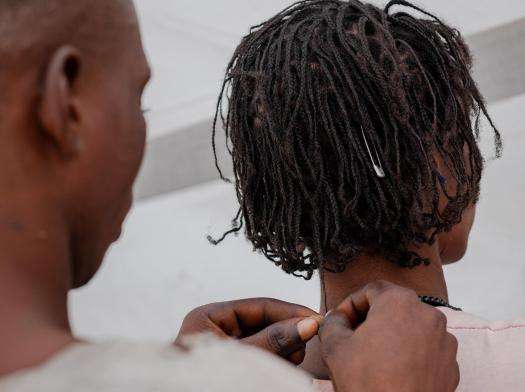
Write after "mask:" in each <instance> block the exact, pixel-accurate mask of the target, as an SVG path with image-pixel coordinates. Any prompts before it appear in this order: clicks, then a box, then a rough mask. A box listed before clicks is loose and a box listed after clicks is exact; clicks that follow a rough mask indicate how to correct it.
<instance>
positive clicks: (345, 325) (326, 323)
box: [318, 310, 353, 345]
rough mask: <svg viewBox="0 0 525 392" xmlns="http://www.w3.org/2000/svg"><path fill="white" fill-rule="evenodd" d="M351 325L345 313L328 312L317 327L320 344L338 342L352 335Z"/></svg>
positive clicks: (339, 311)
mask: <svg viewBox="0 0 525 392" xmlns="http://www.w3.org/2000/svg"><path fill="white" fill-rule="evenodd" d="M352 333H353V331H352V323H351V321H350V319H349V318H348V316H347V315H346V313H345V312H343V311H341V310H333V311H331V312H328V313H327V315H326V316H325V318H324V320H323V321H322V322H321V325H320V326H319V332H318V335H319V340H320V341H321V344H323V345H324V344H325V343H329V342H330V341H336V340H339V339H340V338H341V337H350V336H351V335H352Z"/></svg>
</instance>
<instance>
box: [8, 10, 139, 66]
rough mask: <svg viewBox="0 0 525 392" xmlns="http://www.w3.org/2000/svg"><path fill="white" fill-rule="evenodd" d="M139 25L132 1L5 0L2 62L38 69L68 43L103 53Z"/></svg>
mask: <svg viewBox="0 0 525 392" xmlns="http://www.w3.org/2000/svg"><path fill="white" fill-rule="evenodd" d="M136 27H137V19H136V15H135V11H134V7H133V3H132V1H131V0H74V1H63V0H7V1H6V0H4V1H2V2H0V35H1V37H2V40H0V54H1V56H2V66H3V68H4V71H9V70H16V71H23V70H24V69H25V68H26V66H30V67H33V68H34V67H35V66H36V65H39V64H41V62H43V61H44V62H45V61H46V60H47V57H48V56H49V54H50V53H52V52H53V51H54V50H55V49H56V48H58V47H60V46H62V45H72V46H75V47H77V48H78V49H80V50H82V51H83V52H85V53H86V54H87V53H91V54H96V55H97V56H100V55H102V56H103V55H104V53H110V52H111V51H113V50H114V48H115V46H116V45H119V44H122V43H123V42H122V39H123V38H124V37H125V35H124V34H123V33H125V32H127V31H129V30H130V29H136ZM13 62H15V63H16V67H15V68H12V65H13ZM4 75H5V72H4Z"/></svg>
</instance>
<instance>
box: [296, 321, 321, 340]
mask: <svg viewBox="0 0 525 392" xmlns="http://www.w3.org/2000/svg"><path fill="white" fill-rule="evenodd" d="M318 318H319V316H313V317H309V318H306V319H304V320H301V321H299V322H298V323H297V331H298V332H299V336H300V337H301V340H302V341H303V342H305V343H306V342H308V341H309V340H310V339H312V338H313V337H314V336H315V335H317V331H318V330H319V321H318Z"/></svg>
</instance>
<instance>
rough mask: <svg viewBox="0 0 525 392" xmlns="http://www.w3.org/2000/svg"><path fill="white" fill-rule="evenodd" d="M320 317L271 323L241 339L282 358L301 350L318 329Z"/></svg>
mask: <svg viewBox="0 0 525 392" xmlns="http://www.w3.org/2000/svg"><path fill="white" fill-rule="evenodd" d="M319 319H320V317H309V318H293V319H289V320H285V321H280V322H278V323H275V324H272V325H270V326H268V327H267V328H265V329H263V330H262V331H260V332H258V333H256V334H255V335H252V336H249V337H247V338H245V339H243V340H242V342H243V343H245V344H251V345H253V346H257V347H259V348H261V349H263V350H266V351H269V352H271V353H273V354H276V355H278V356H280V357H282V358H287V357H289V356H290V355H291V354H293V353H295V352H296V351H300V350H303V349H304V347H305V346H306V343H308V341H310V339H312V338H313V337H314V336H315V335H317V331H318V329H319Z"/></svg>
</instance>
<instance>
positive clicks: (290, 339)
mask: <svg viewBox="0 0 525 392" xmlns="http://www.w3.org/2000/svg"><path fill="white" fill-rule="evenodd" d="M320 320H321V316H319V315H318V314H317V313H316V312H314V311H313V310H311V309H308V308H306V307H304V306H300V305H295V304H291V303H288V302H283V301H278V300H275V299H269V298H255V299H245V300H239V301H232V302H223V303H215V304H210V305H205V306H201V307H199V308H197V309H195V310H193V311H192V312H190V313H189V314H188V315H187V316H186V318H185V319H184V321H183V324H182V327H181V330H180V332H179V336H178V337H177V340H176V342H175V343H176V344H181V342H182V340H183V338H184V337H186V336H188V335H194V334H199V333H213V334H214V335H216V336H217V337H219V338H226V339H228V338H232V339H236V340H239V341H240V342H242V343H244V344H249V345H253V346H256V347H259V348H261V349H263V350H266V351H269V352H271V353H272V354H275V355H278V356H279V357H281V358H284V359H287V360H288V361H290V362H292V363H293V364H296V365H299V364H300V363H302V362H303V360H304V356H305V348H306V343H307V342H308V341H309V340H310V339H312V337H314V336H315V335H317V331H318V328H319V322H320Z"/></svg>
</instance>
